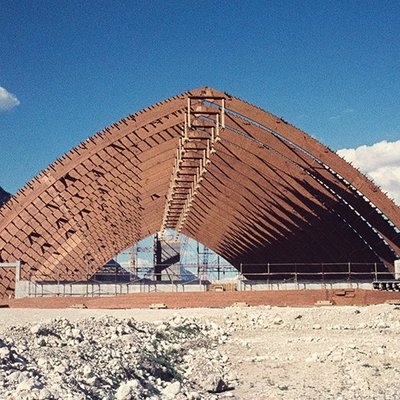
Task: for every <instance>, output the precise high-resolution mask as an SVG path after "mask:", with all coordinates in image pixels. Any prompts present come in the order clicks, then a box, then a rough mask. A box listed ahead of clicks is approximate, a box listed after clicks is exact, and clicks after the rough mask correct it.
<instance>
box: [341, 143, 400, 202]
mask: <svg viewBox="0 0 400 400" xmlns="http://www.w3.org/2000/svg"><path fill="white" fill-rule="evenodd" d="M337 153H338V154H339V155H340V156H341V157H343V158H344V159H345V160H346V161H349V162H351V163H352V164H353V165H354V166H356V167H358V168H360V170H361V171H363V172H364V173H365V174H366V175H368V176H369V177H370V178H372V179H373V180H374V181H375V182H376V183H377V184H378V185H379V186H381V188H382V190H383V191H384V192H387V193H388V195H389V196H390V197H391V198H393V200H394V201H395V202H396V203H397V204H399V205H400V140H398V141H395V142H388V141H386V140H384V141H382V142H379V143H375V144H373V145H372V146H366V145H363V146H360V147H357V148H355V149H342V150H338V152H337Z"/></svg>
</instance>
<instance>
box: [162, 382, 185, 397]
mask: <svg viewBox="0 0 400 400" xmlns="http://www.w3.org/2000/svg"><path fill="white" fill-rule="evenodd" d="M180 391H181V384H180V382H178V381H176V382H172V383H169V384H168V385H167V386H166V387H165V388H164V390H163V395H164V396H165V397H166V398H167V399H174V398H175V397H176V395H177V394H178V393H179V392H180Z"/></svg>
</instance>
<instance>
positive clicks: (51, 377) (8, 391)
mask: <svg viewBox="0 0 400 400" xmlns="http://www.w3.org/2000/svg"><path fill="white" fill-rule="evenodd" d="M221 336H223V335H221V332H220V328H219V327H217V326H214V325H212V324H207V323H200V322H198V321H196V320H195V319H189V318H182V317H179V316H177V317H173V318H171V319H170V320H168V321H166V322H160V323H156V324H150V323H144V322H143V323H140V322H137V321H135V320H134V319H132V318H130V319H116V318H113V317H103V318H86V319H83V320H80V321H77V322H76V323H72V322H71V321H69V320H67V319H65V318H57V319H53V320H50V321H48V322H46V323H41V324H34V325H24V326H21V327H10V328H8V329H6V330H5V331H4V332H3V335H2V338H1V339H0V398H1V399H6V400H11V399H21V400H31V399H32V400H33V399H38V400H44V399H49V400H50V399H63V400H65V399H71V400H72V399H73V400H79V399H82V400H83V399H101V400H106V399H117V400H133V399H145V398H146V399H165V400H168V399H177V400H179V399H212V398H215V395H214V394H213V393H220V392H223V391H225V390H227V389H228V388H229V387H231V386H232V384H233V382H232V381H230V379H229V378H228V377H229V374H230V366H229V360H228V357H226V356H224V355H222V354H221V353H219V352H218V351H217V350H215V349H214V348H213V347H215V346H216V345H218V342H219V340H220V337H221ZM225 336H226V335H225Z"/></svg>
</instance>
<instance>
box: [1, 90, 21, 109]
mask: <svg viewBox="0 0 400 400" xmlns="http://www.w3.org/2000/svg"><path fill="white" fill-rule="evenodd" d="M19 104H20V102H19V100H18V99H17V96H15V94H12V93H10V92H9V91H7V89H5V88H3V87H1V86H0V111H7V110H11V109H12V108H14V107H16V106H18V105H19Z"/></svg>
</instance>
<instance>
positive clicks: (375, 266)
mask: <svg viewBox="0 0 400 400" xmlns="http://www.w3.org/2000/svg"><path fill="white" fill-rule="evenodd" d="M374 268H375V280H376V281H377V280H378V268H377V265H376V263H374Z"/></svg>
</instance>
